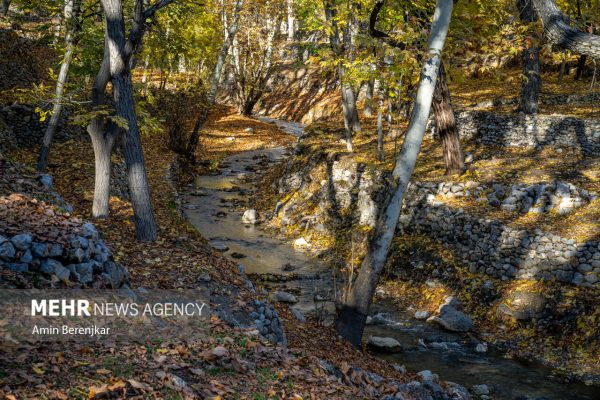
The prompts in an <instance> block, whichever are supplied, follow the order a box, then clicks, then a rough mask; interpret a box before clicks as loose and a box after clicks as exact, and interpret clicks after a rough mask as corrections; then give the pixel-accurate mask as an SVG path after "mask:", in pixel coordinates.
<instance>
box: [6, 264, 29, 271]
mask: <svg viewBox="0 0 600 400" xmlns="http://www.w3.org/2000/svg"><path fill="white" fill-rule="evenodd" d="M2 265H4V266H5V267H6V268H8V269H10V270H11V271H14V272H27V271H29V265H28V264H27V263H4V264H2Z"/></svg>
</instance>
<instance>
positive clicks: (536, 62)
mask: <svg viewBox="0 0 600 400" xmlns="http://www.w3.org/2000/svg"><path fill="white" fill-rule="evenodd" d="M517 7H518V9H519V14H520V17H521V22H523V23H525V24H529V23H532V22H534V21H535V19H536V18H535V10H534V9H533V6H532V4H531V0H517ZM537 41H538V40H537V38H527V39H525V46H524V49H523V77H522V79H523V83H522V85H521V99H520V102H519V111H521V112H523V113H525V114H537V112H538V109H539V97H540V90H541V86H542V79H541V75H540V48H539V46H538V45H537V43H534V42H537Z"/></svg>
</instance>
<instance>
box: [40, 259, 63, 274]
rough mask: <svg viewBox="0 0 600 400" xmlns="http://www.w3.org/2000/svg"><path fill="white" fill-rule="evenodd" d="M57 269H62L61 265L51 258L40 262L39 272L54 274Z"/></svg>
mask: <svg viewBox="0 0 600 400" xmlns="http://www.w3.org/2000/svg"><path fill="white" fill-rule="evenodd" d="M57 268H58V269H60V268H63V265H62V264H61V263H60V262H59V261H56V260H54V259H52V258H46V259H44V260H42V262H41V264H40V272H43V273H45V274H48V275H52V274H54V271H55V270H56V269H57Z"/></svg>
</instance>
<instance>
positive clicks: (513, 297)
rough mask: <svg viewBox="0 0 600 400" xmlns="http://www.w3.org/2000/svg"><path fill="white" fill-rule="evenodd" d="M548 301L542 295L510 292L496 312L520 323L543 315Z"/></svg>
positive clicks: (527, 292)
mask: <svg viewBox="0 0 600 400" xmlns="http://www.w3.org/2000/svg"><path fill="white" fill-rule="evenodd" d="M547 303H548V301H547V299H546V298H545V297H544V295H543V294H541V293H539V292H531V291H526V290H519V291H514V292H512V293H511V294H510V295H509V296H508V297H507V298H506V300H504V301H503V302H502V303H501V304H500V306H499V307H498V312H500V313H501V314H503V315H508V316H510V317H513V318H515V319H517V320H520V321H529V320H531V319H533V318H539V317H541V316H542V315H543V313H544V312H545V309H546V305H547Z"/></svg>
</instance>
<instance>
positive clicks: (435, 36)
mask: <svg viewBox="0 0 600 400" xmlns="http://www.w3.org/2000/svg"><path fill="white" fill-rule="evenodd" d="M452 7H453V0H437V4H436V9H435V13H434V16H433V23H432V25H431V32H430V35H429V42H428V47H429V52H428V55H427V56H426V59H425V61H424V63H423V67H422V70H421V79H420V82H419V88H418V91H417V98H416V104H415V107H414V109H413V112H412V115H411V120H410V124H409V126H408V130H407V132H406V136H405V139H404V143H403V144H402V149H401V151H400V154H399V155H398V158H397V160H396V166H395V167H394V171H393V174H392V177H393V182H392V183H391V184H390V186H389V187H388V189H387V193H388V197H387V198H388V200H387V201H386V203H385V205H384V208H383V210H382V214H381V216H380V218H379V221H378V224H377V226H376V227H375V232H374V234H373V236H372V237H371V239H370V240H369V244H368V248H367V254H366V256H365V258H364V260H363V262H362V265H361V268H360V271H359V273H358V276H357V278H356V281H355V282H354V286H353V287H352V289H351V290H350V292H349V293H348V295H347V298H346V299H345V301H344V303H343V304H342V306H341V309H340V312H339V314H338V318H337V320H336V329H337V331H338V333H339V334H340V335H342V336H343V337H344V338H346V339H347V340H348V341H350V342H351V343H352V344H354V345H355V346H360V344H361V338H362V334H363V331H364V326H365V322H366V319H367V315H368V313H369V308H370V306H371V301H372V298H373V294H374V293H375V288H376V286H377V282H378V281H379V276H380V275H381V271H382V270H383V266H384V264H385V261H386V258H387V254H388V251H389V248H390V244H391V242H392V238H393V237H394V233H395V230H396V225H397V223H398V218H399V216H400V211H401V208H402V200H403V197H404V193H405V191H406V188H407V186H408V183H409V181H410V178H411V175H412V172H413V170H414V167H415V163H416V160H417V155H418V154H419V149H420V147H421V143H422V141H423V135H424V133H425V128H426V125H427V120H428V118H429V112H430V110H431V102H432V99H433V92H434V89H435V84H436V81H437V76H438V70H439V65H440V60H441V53H442V49H443V47H444V42H445V41H446V36H447V34H448V27H449V25H450V18H451V14H452Z"/></svg>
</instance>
